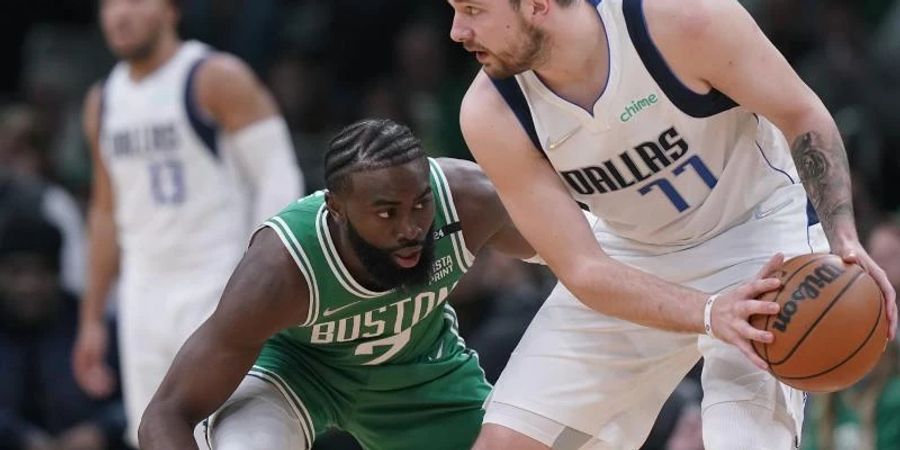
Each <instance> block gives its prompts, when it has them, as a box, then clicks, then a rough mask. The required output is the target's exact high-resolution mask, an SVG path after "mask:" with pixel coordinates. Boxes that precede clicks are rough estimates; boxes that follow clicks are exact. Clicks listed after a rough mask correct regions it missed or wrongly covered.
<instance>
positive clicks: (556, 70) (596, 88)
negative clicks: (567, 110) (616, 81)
mask: <svg viewBox="0 0 900 450" xmlns="http://www.w3.org/2000/svg"><path fill="white" fill-rule="evenodd" d="M581 3H583V7H587V8H591V10H589V11H587V14H585V13H584V12H585V11H572V12H573V13H576V14H568V15H567V16H568V17H567V18H566V20H565V23H561V24H560V26H557V27H555V29H554V30H553V32H552V33H551V35H550V42H549V43H548V44H549V45H550V48H549V49H548V50H549V57H548V58H547V59H546V60H545V61H543V62H542V63H541V64H540V65H539V66H537V67H535V68H534V72H535V73H536V74H537V75H538V77H540V79H541V81H542V82H543V83H544V84H545V85H546V86H547V87H548V88H550V89H551V90H553V92H555V93H556V94H557V95H559V96H561V97H562V98H565V99H566V100H569V101H571V102H573V103H575V104H577V105H579V106H581V107H582V108H585V109H588V110H591V109H592V108H593V106H594V103H595V102H596V101H597V98H598V97H599V96H600V94H601V93H602V91H603V89H604V87H605V86H606V82H607V78H608V77H609V64H610V59H609V43H608V37H607V34H606V27H605V25H603V22H602V21H601V20H600V18H599V16H598V15H597V13H596V11H593V7H591V6H590V4H588V3H587V2H581Z"/></svg>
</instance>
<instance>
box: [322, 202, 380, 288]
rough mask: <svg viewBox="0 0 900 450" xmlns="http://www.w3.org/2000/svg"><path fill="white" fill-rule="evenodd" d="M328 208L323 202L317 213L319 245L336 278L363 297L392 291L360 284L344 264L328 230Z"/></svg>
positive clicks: (342, 284)
mask: <svg viewBox="0 0 900 450" xmlns="http://www.w3.org/2000/svg"><path fill="white" fill-rule="evenodd" d="M327 218H328V210H327V209H326V208H325V204H324V203H323V204H322V206H321V207H319V212H318V213H316V231H317V234H318V235H319V245H321V246H322V250H323V251H322V254H323V255H325V260H326V261H327V262H328V267H330V268H331V272H332V273H334V276H335V278H337V280H338V282H340V283H341V286H343V287H344V289H346V290H347V292H349V293H351V294H353V295H355V296H357V297H361V298H375V297H381V296H383V295H385V294H388V293H390V292H392V291H393V290H390V291H384V292H375V291H372V290H369V289H366V288H365V287H363V285H361V284H359V282H358V281H356V279H355V278H353V275H351V274H350V271H349V270H347V266H345V265H344V261H343V260H342V259H341V256H340V255H339V254H338V252H337V248H336V247H335V246H334V240H332V239H331V233H330V232H328V220H327Z"/></svg>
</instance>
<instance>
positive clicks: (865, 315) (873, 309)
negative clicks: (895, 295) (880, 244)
mask: <svg viewBox="0 0 900 450" xmlns="http://www.w3.org/2000/svg"><path fill="white" fill-rule="evenodd" d="M775 275H776V276H777V277H778V278H779V279H780V280H781V282H782V286H781V288H779V289H778V290H776V291H772V292H769V293H767V294H766V295H764V296H763V297H761V298H760V300H768V301H774V302H778V304H779V305H780V306H781V310H780V311H779V312H778V314H774V315H769V316H764V315H756V316H752V317H751V318H750V323H751V325H753V326H754V327H756V328H759V329H761V330H767V331H770V332H772V333H773V334H774V335H775V340H774V342H772V343H771V344H764V343H761V342H756V341H753V348H754V350H755V351H756V354H757V355H759V356H760V357H761V358H762V359H763V360H764V361H766V363H767V364H768V365H769V370H770V371H771V372H772V374H773V375H775V377H776V378H778V379H779V380H781V381H782V382H783V383H785V384H787V385H789V386H792V387H794V388H796V389H800V390H803V391H808V392H834V391H839V390H841V389H844V388H846V387H848V386H851V385H852V384H854V383H856V382H857V381H859V379H860V378H862V377H863V376H864V375H865V374H866V373H868V372H869V370H871V369H872V367H874V366H875V364H876V363H877V362H878V360H879V358H880V357H881V353H882V352H883V351H884V348H885V345H886V344H887V333H888V330H887V316H886V312H885V310H884V300H883V297H882V294H881V290H880V289H879V288H878V285H877V284H876V283H875V280H873V279H872V278H871V277H870V276H869V274H867V273H866V272H865V271H864V270H863V269H862V267H860V266H859V265H856V264H847V263H845V262H844V261H843V260H842V259H841V258H840V257H839V256H835V255H830V254H821V253H814V254H809V255H802V256H798V257H795V258H791V259H789V260H787V261H785V263H784V264H783V265H782V267H781V268H780V269H779V271H778V272H777V273H776V274H775Z"/></svg>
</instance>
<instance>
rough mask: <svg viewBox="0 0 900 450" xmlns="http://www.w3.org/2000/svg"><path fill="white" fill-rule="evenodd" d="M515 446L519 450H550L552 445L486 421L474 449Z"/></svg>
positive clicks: (492, 449) (490, 449)
mask: <svg viewBox="0 0 900 450" xmlns="http://www.w3.org/2000/svg"><path fill="white" fill-rule="evenodd" d="M510 448H514V449H517V450H549V449H550V447H548V446H546V445H544V444H542V443H541V442H539V441H536V440H534V439H532V438H530V437H528V436H526V435H524V434H522V433H519V432H518V431H515V430H513V429H510V428H507V427H504V426H503V425H497V424H493V423H486V424H484V425H483V426H482V427H481V433H479V434H478V439H477V440H476V441H475V445H474V446H473V447H472V450H504V449H510Z"/></svg>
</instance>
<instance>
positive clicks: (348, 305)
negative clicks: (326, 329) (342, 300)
mask: <svg viewBox="0 0 900 450" xmlns="http://www.w3.org/2000/svg"><path fill="white" fill-rule="evenodd" d="M357 303H359V302H358V301H356V302H353V303H348V304H346V305H344V306H341V307H340V308H334V309H331V308H325V311H322V315H323V316H325V317H328V316H330V315H332V314H335V313H337V312H338V311H341V310H344V309H347V308H349V307H351V306H353V305H355V304H357Z"/></svg>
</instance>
